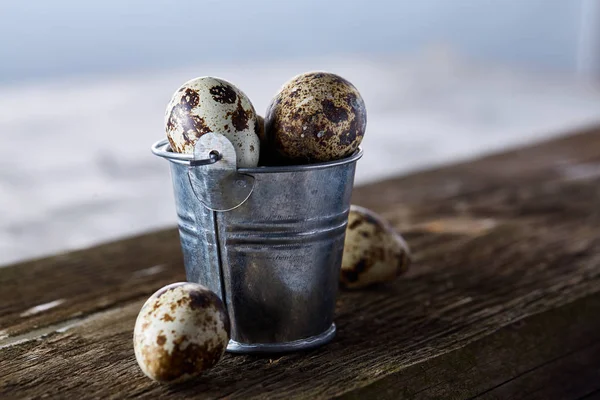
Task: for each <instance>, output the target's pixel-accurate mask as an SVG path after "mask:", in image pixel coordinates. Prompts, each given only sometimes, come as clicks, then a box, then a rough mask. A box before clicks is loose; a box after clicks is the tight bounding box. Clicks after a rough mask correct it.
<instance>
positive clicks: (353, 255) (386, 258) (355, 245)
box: [340, 205, 410, 289]
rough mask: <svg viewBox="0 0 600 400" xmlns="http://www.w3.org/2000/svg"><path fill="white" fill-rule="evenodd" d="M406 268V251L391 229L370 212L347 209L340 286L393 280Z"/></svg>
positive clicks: (408, 252) (401, 240) (354, 285)
mask: <svg viewBox="0 0 600 400" xmlns="http://www.w3.org/2000/svg"><path fill="white" fill-rule="evenodd" d="M409 266H410V251H409V248H408V245H407V244H406V242H405V241H404V239H402V237H401V236H400V235H399V234H398V233H396V232H395V230H394V228H393V227H392V226H391V225H390V224H389V223H387V222H386V221H384V220H383V219H382V218H381V217H380V216H379V215H377V214H375V213H374V212H373V211H371V210H368V209H366V208H363V207H359V206H356V205H352V206H350V214H349V216H348V226H347V228H346V239H345V241H344V255H343V258H342V269H341V271H340V283H341V285H342V286H343V287H345V288H348V289H358V288H363V287H366V286H369V285H372V284H375V283H382V282H386V281H391V280H394V279H395V278H396V277H397V276H399V275H400V274H402V273H404V272H405V271H406V270H407V269H408V267H409Z"/></svg>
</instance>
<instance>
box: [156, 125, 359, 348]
mask: <svg viewBox="0 0 600 400" xmlns="http://www.w3.org/2000/svg"><path fill="white" fill-rule="evenodd" d="M152 151H153V153H154V154H156V155H158V156H160V157H163V158H166V159H168V160H169V161H171V163H170V165H171V175H172V179H173V187H174V191H175V202H176V208H177V215H178V217H179V234H180V239H181V247H182V250H183V256H184V263H185V270H186V276H187V280H188V281H190V282H197V283H200V284H202V285H204V286H207V287H208V288H210V289H211V290H212V291H214V292H215V293H217V295H219V297H220V298H221V299H222V300H223V302H224V303H225V305H226V307H227V310H228V313H229V317H230V319H231V340H230V342H229V345H228V347H227V350H228V351H230V352H237V353H251V352H265V353H270V352H282V351H292V350H301V349H307V348H312V347H317V346H319V345H322V344H325V343H327V342H328V341H330V340H331V339H333V337H334V335H335V324H334V323H333V316H334V309H335V300H336V295H337V288H338V281H339V270H340V266H341V261H342V254H343V249H344V237H345V230H346V224H347V220H348V212H349V207H350V195H351V193H352V185H353V182H354V170H355V167H356V161H357V160H358V159H359V158H360V157H361V156H362V150H360V149H359V150H358V151H357V152H356V153H355V154H353V155H352V156H350V157H348V158H346V159H342V160H339V161H333V162H328V163H320V164H311V165H301V166H285V167H257V168H245V169H241V168H240V169H236V155H235V150H234V148H233V145H232V144H231V142H229V140H227V139H226V138H225V136H223V135H220V134H212V133H208V134H205V135H203V136H202V137H200V139H199V140H198V142H197V144H196V146H195V150H194V155H193V156H192V155H191V154H178V153H174V152H172V151H171V150H170V147H169V144H168V142H167V141H166V140H162V141H159V142H157V143H155V144H154V145H153V146H152Z"/></svg>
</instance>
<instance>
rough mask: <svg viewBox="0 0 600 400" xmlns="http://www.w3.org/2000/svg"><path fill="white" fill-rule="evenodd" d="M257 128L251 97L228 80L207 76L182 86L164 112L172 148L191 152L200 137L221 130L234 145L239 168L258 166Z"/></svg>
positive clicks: (258, 144) (179, 151) (177, 150)
mask: <svg viewBox="0 0 600 400" xmlns="http://www.w3.org/2000/svg"><path fill="white" fill-rule="evenodd" d="M256 128H257V118H256V111H255V110H254V106H253V105H252V103H251V102H250V99H248V97H247V96H246V95H245V94H244V93H243V92H242V91H241V90H240V89H238V88H237V87H235V86H234V85H233V84H231V83H230V82H227V81H226V80H224V79H220V78H213V77H209V76H204V77H200V78H195V79H192V80H189V81H187V82H186V83H184V84H183V85H181V87H180V88H179V89H178V90H177V92H175V94H174V95H173V97H172V98H171V101H170V102H169V104H168V105H167V110H166V112H165V130H166V132H167V138H168V139H169V143H170V144H171V149H172V150H173V151H175V152H177V153H188V154H193V153H194V145H195V144H196V142H197V141H198V138H199V137H200V136H202V135H204V134H205V133H208V132H214V133H220V134H223V135H225V137H227V139H229V141H230V142H231V143H232V144H233V146H234V148H235V151H236V156H237V166H238V167H239V168H250V167H256V166H257V165H258V158H259V155H260V140H259V137H258V135H257V132H256Z"/></svg>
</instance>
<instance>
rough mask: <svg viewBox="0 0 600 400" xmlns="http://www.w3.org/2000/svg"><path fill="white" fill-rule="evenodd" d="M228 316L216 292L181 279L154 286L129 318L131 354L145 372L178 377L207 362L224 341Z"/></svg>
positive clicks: (193, 373)
mask: <svg viewBox="0 0 600 400" xmlns="http://www.w3.org/2000/svg"><path fill="white" fill-rule="evenodd" d="M229 335H230V325H229V317H228V315H227V312H226V310H225V307H224V306H223V302H222V301H221V300H220V299H219V297H218V296H217V295H216V294H214V293H213V292H211V291H210V290H209V289H207V288H206V287H204V286H202V285H199V284H195V283H187V282H179V283H173V284H171V285H167V286H165V287H163V288H162V289H159V290H158V291H157V292H156V293H154V294H153V295H152V296H151V297H150V298H149V299H148V300H147V301H146V303H145V304H144V305H143V307H142V309H141V310H140V313H139V314H138V317H137V320H136V322H135V328H134V334H133V347H134V350H135V358H136V360H137V362H138V364H139V366H140V368H141V369H142V371H143V372H144V374H145V375H146V376H148V377H149V378H150V379H152V380H155V381H158V382H165V383H168V382H181V381H184V380H187V379H189V378H192V377H194V376H197V375H199V374H201V373H202V372H203V371H205V370H207V369H209V368H211V367H213V366H214V365H215V364H216V363H217V362H218V361H219V360H220V359H221V357H222V355H223V353H224V352H225V349H226V347H227V344H228V342H229Z"/></svg>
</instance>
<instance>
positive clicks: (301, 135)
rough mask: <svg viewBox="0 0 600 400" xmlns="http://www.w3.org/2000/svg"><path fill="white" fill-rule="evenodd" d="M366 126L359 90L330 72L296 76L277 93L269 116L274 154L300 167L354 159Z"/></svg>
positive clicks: (268, 112) (270, 140) (266, 127)
mask: <svg viewBox="0 0 600 400" xmlns="http://www.w3.org/2000/svg"><path fill="white" fill-rule="evenodd" d="M366 125H367V112H366V108H365V103H364V101H363V99H362V97H361V95H360V93H359V92H358V90H357V89H356V87H354V85H352V84H351V83H350V82H348V81H347V80H346V79H344V78H342V77H341V76H338V75H335V74H332V73H328V72H309V73H305V74H301V75H298V76H296V77H294V78H292V79H291V80H290V81H289V82H287V83H286V84H285V85H283V87H282V88H281V90H280V91H279V92H278V93H277V94H276V95H275V97H274V98H273V100H272V101H271V103H270V105H269V108H268V109H267V114H266V115H265V130H266V135H267V139H268V142H269V145H270V146H271V148H272V151H275V152H277V153H278V155H279V156H280V157H281V158H282V159H284V160H289V161H291V162H294V163H300V164H304V163H314V162H326V161H333V160H338V159H341V158H344V157H347V156H349V155H351V154H352V153H354V151H356V149H358V146H359V145H360V143H361V141H362V139H363V136H364V134H365V129H366ZM270 151H271V150H270Z"/></svg>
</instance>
